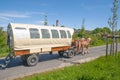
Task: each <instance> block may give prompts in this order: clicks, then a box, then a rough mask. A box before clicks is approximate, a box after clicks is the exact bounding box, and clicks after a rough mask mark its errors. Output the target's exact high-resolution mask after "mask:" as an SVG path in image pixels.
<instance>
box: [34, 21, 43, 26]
mask: <svg viewBox="0 0 120 80" xmlns="http://www.w3.org/2000/svg"><path fill="white" fill-rule="evenodd" d="M35 23H36V24H41V25H43V24H44V21H42V20H41V21H36V22H35Z"/></svg>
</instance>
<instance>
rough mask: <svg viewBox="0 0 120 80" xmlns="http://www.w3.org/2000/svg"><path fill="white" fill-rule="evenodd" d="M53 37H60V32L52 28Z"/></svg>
mask: <svg viewBox="0 0 120 80" xmlns="http://www.w3.org/2000/svg"><path fill="white" fill-rule="evenodd" d="M51 33H52V38H59V34H58V31H57V30H51Z"/></svg>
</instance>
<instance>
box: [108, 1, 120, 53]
mask: <svg viewBox="0 0 120 80" xmlns="http://www.w3.org/2000/svg"><path fill="white" fill-rule="evenodd" d="M111 11H112V18H111V17H110V18H109V19H108V24H109V27H110V28H111V29H112V43H111V49H110V53H113V54H114V43H115V29H116V30H117V22H118V14H117V11H118V0H114V2H113V8H112V9H111ZM116 48H117V47H116Z"/></svg>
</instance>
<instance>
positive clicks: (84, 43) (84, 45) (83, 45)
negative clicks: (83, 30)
mask: <svg viewBox="0 0 120 80" xmlns="http://www.w3.org/2000/svg"><path fill="white" fill-rule="evenodd" d="M90 43H91V38H87V39H86V40H82V41H81V48H82V55H84V53H85V51H86V53H88V48H89V45H90Z"/></svg>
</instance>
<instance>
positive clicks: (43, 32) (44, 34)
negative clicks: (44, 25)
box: [41, 29, 50, 38]
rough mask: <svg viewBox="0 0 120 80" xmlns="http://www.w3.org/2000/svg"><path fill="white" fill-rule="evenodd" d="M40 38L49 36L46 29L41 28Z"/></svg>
mask: <svg viewBox="0 0 120 80" xmlns="http://www.w3.org/2000/svg"><path fill="white" fill-rule="evenodd" d="M41 33H42V38H50V33H49V30H48V29H41Z"/></svg>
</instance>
